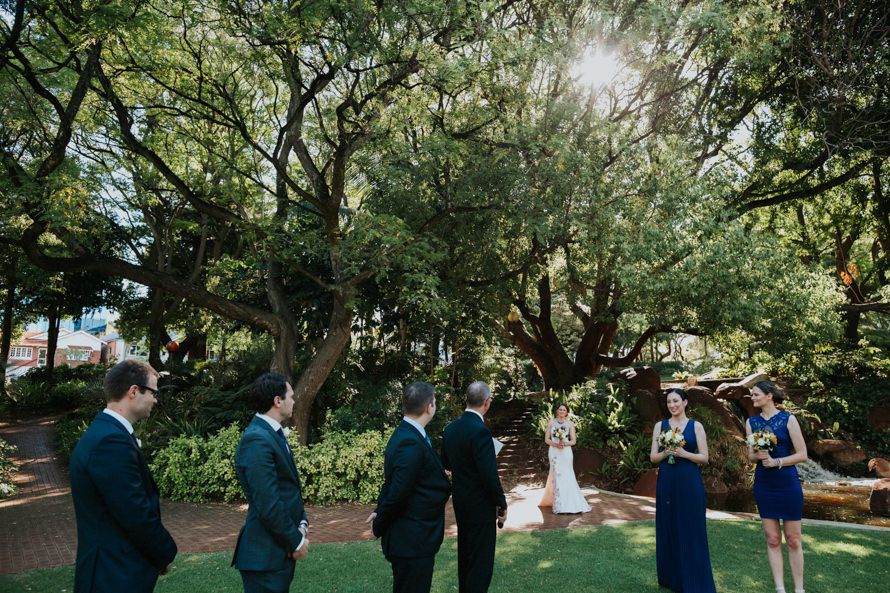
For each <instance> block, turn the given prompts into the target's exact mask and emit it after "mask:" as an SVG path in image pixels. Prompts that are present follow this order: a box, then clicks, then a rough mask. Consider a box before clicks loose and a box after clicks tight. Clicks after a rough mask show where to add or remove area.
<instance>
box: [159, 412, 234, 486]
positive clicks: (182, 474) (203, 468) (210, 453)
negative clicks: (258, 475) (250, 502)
mask: <svg viewBox="0 0 890 593" xmlns="http://www.w3.org/2000/svg"><path fill="white" fill-rule="evenodd" d="M241 432H242V431H241V429H240V428H239V427H238V425H237V424H232V425H230V426H228V427H227V428H223V429H220V430H219V431H218V432H217V433H216V434H214V435H212V436H210V437H208V438H204V437H201V436H194V435H192V436H181V437H177V438H175V439H173V440H172V441H170V444H169V445H168V446H167V447H165V448H163V449H161V450H159V451H157V452H156V453H155V454H154V456H153V460H152V463H151V470H152V475H153V476H154V479H155V481H156V482H157V484H158V488H159V489H160V490H161V492H162V493H164V495H165V496H167V497H168V498H171V499H173V500H190V501H193V502H208V501H211V500H223V501H225V502H231V501H233V500H238V499H241V498H243V496H242V493H241V487H240V486H239V484H238V479H237V477H236V476H235V450H236V449H237V448H238V441H239V440H240V439H241Z"/></svg>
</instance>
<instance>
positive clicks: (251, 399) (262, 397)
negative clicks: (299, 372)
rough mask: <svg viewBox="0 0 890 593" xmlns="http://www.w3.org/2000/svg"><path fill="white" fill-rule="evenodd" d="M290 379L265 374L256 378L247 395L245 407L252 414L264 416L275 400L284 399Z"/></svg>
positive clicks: (278, 375) (276, 374) (275, 374)
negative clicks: (251, 411) (256, 413)
mask: <svg viewBox="0 0 890 593" xmlns="http://www.w3.org/2000/svg"><path fill="white" fill-rule="evenodd" d="M289 383H290V378H289V377H286V376H284V375H280V374H278V373H266V374H264V375H260V376H259V377H257V380H256V381H254V382H253V387H251V388H250V392H249V393H248V394H247V406H248V407H249V408H250V409H251V410H253V411H254V412H258V413H260V414H265V413H266V412H268V411H269V409H270V408H271V407H272V406H273V405H275V398H276V397H280V398H282V399H284V394H285V393H287V386H288V384H289Z"/></svg>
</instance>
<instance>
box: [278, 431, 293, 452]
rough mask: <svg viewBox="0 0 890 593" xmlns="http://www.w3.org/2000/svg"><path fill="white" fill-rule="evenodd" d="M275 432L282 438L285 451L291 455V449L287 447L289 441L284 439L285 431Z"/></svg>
mask: <svg viewBox="0 0 890 593" xmlns="http://www.w3.org/2000/svg"><path fill="white" fill-rule="evenodd" d="M275 432H277V433H278V436H279V437H281V442H282V443H284V448H285V450H286V451H287V452H288V453H290V447H288V446H287V439H286V438H285V437H284V430H282V429H280V428H279V429H278V430H276V431H275Z"/></svg>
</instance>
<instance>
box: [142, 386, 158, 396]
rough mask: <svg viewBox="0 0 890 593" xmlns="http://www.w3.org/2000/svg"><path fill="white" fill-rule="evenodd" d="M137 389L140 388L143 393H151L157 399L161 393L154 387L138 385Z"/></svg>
mask: <svg viewBox="0 0 890 593" xmlns="http://www.w3.org/2000/svg"><path fill="white" fill-rule="evenodd" d="M136 387H138V388H139V389H141V390H142V391H151V394H152V395H153V396H155V397H157V395H158V393H159V392H158V390H157V389H155V388H154V387H149V386H148V385H137V386H136Z"/></svg>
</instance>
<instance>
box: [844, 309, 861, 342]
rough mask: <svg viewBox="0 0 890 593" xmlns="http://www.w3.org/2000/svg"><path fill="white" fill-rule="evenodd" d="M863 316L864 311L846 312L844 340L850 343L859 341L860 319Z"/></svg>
mask: <svg viewBox="0 0 890 593" xmlns="http://www.w3.org/2000/svg"><path fill="white" fill-rule="evenodd" d="M861 317H862V313H860V312H859V311H846V312H844V316H843V319H844V340H846V341H847V342H849V343H850V344H857V343H858V342H859V320H860V319H861Z"/></svg>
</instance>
